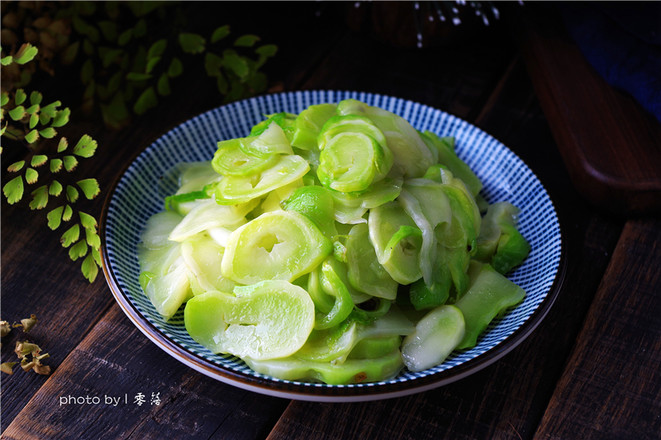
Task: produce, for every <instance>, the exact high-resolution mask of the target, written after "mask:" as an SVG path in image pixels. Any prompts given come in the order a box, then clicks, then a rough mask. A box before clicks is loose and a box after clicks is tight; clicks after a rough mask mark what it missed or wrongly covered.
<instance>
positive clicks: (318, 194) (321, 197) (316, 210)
mask: <svg viewBox="0 0 661 440" xmlns="http://www.w3.org/2000/svg"><path fill="white" fill-rule="evenodd" d="M282 208H283V209H284V210H286V211H296V212H298V213H300V214H303V215H304V216H306V217H307V218H309V219H310V220H312V221H313V222H314V224H315V225H317V227H318V228H319V229H320V230H321V231H322V232H323V233H324V235H326V237H328V238H329V239H330V238H332V237H333V236H334V235H336V234H337V231H336V229H335V221H334V212H335V209H334V202H333V195H332V194H331V192H330V191H329V190H328V189H326V188H324V187H322V186H302V187H299V188H297V189H295V190H294V191H293V192H292V194H291V196H289V198H287V200H285V201H283V202H282Z"/></svg>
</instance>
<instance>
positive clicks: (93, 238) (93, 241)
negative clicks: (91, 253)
mask: <svg viewBox="0 0 661 440" xmlns="http://www.w3.org/2000/svg"><path fill="white" fill-rule="evenodd" d="M85 240H87V244H89V245H90V246H91V247H92V249H97V250H98V249H99V247H100V246H101V238H99V234H97V233H96V230H95V229H85Z"/></svg>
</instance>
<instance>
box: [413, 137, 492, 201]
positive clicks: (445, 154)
mask: <svg viewBox="0 0 661 440" xmlns="http://www.w3.org/2000/svg"><path fill="white" fill-rule="evenodd" d="M422 139H423V140H424V141H425V142H426V143H427V145H428V146H429V147H430V148H432V149H436V151H437V153H438V161H439V162H440V163H442V164H443V165H445V166H447V167H448V168H449V169H450V171H452V174H454V175H455V176H456V177H458V178H459V179H461V181H462V182H464V184H466V187H467V188H468V189H469V191H470V193H471V194H472V195H473V196H477V194H478V193H479V192H480V190H481V189H482V181H480V179H479V178H478V177H477V175H476V174H475V173H474V172H473V170H471V169H470V167H469V166H468V165H467V164H466V162H464V161H463V160H461V159H460V158H459V156H457V153H455V151H454V137H443V138H442V137H439V136H438V135H437V134H436V133H432V132H431V131H425V132H424V133H422Z"/></svg>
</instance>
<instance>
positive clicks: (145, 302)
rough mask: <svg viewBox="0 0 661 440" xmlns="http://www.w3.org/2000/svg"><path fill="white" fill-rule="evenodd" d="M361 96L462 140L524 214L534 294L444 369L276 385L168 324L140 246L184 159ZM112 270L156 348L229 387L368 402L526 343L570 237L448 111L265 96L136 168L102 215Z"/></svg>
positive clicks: (385, 99)
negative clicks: (264, 125)
mask: <svg viewBox="0 0 661 440" xmlns="http://www.w3.org/2000/svg"><path fill="white" fill-rule="evenodd" d="M346 98H355V99H358V100H360V101H363V102H365V103H367V104H370V105H373V106H378V107H381V108H384V109H387V110H390V111H392V112H394V113H397V114H399V115H401V116H402V117H404V118H405V119H407V120H408V121H409V122H411V124H412V125H413V126H414V127H415V128H417V129H419V130H430V131H433V132H435V133H437V134H439V135H441V136H455V137H456V151H457V154H458V155H459V156H460V157H461V158H463V159H464V160H465V161H466V162H467V163H468V164H469V165H470V167H471V168H472V169H473V170H474V171H475V173H476V174H477V175H478V177H479V178H480V179H481V180H482V182H483V183H484V189H483V191H482V194H483V196H484V197H485V198H486V200H487V201H489V202H490V203H492V202H496V201H502V200H506V201H509V202H511V203H513V204H514V205H516V206H517V207H519V208H520V209H521V214H520V218H519V229H520V231H521V233H522V234H523V235H524V236H525V237H526V239H527V240H528V241H529V242H530V244H531V246H532V251H531V253H530V256H529V257H528V258H527V259H526V261H525V262H524V264H523V265H521V266H520V267H519V268H517V269H516V270H515V271H514V272H512V273H510V274H509V275H508V277H509V278H510V279H511V280H512V281H513V282H515V283H516V284H518V285H520V286H521V287H523V288H524V289H525V291H526V293H527V295H526V297H525V299H524V301H523V303H522V304H520V305H519V306H517V307H516V308H514V309H512V310H510V311H509V312H508V313H507V314H506V315H505V316H503V317H502V318H500V319H496V320H495V321H494V322H492V323H491V324H490V325H489V327H488V328H487V330H486V332H485V333H484V334H483V335H482V336H481V338H480V339H479V343H478V345H477V346H476V347H474V348H472V349H470V350H464V351H456V352H454V353H453V354H452V355H451V356H450V357H449V358H448V359H447V360H446V361H445V362H444V363H443V364H441V365H439V366H437V367H434V368H431V369H428V370H425V371H421V372H416V373H412V372H409V371H406V370H404V371H402V372H401V373H400V374H399V375H398V376H397V377H395V378H393V379H391V380H387V381H383V382H376V383H361V384H352V385H326V384H319V383H307V382H296V381H286V380H279V379H274V378H271V377H267V376H264V375H261V374H258V373H255V372H253V371H252V370H250V369H249V368H248V367H247V366H246V365H245V364H244V363H243V362H242V361H241V360H240V359H238V358H236V357H234V356H230V355H218V354H213V353H211V352H210V351H208V350H207V349H205V348H204V347H202V346H201V345H199V344H198V343H196V342H195V341H193V340H192V339H191V338H190V336H188V334H187V333H186V330H185V328H184V325H183V307H182V308H181V309H180V310H179V312H177V314H176V315H175V316H174V317H173V318H172V319H171V320H170V321H168V322H165V321H163V319H162V318H161V317H160V315H159V314H158V313H157V312H156V310H155V309H154V307H153V306H152V305H151V303H150V301H149V299H148V298H147V297H146V296H145V295H144V293H143V292H142V289H141V288H140V284H139V283H138V276H139V264H138V257H137V249H136V246H137V244H138V242H139V240H140V234H141V232H142V230H143V228H144V226H145V223H146V221H147V219H148V218H149V217H150V216H151V215H153V214H155V213H156V212H159V211H161V210H162V209H163V198H164V197H165V196H167V195H170V194H173V193H174V192H175V191H176V189H177V186H176V175H175V174H174V173H172V172H168V171H169V170H171V169H172V167H174V166H175V165H177V164H178V163H180V162H194V161H203V160H210V159H211V158H212V157H213V154H214V152H215V151H216V144H217V142H218V141H219V140H223V139H229V138H236V137H243V136H246V135H247V134H248V132H249V131H250V128H251V127H252V126H253V125H254V124H256V123H257V122H259V121H261V120H263V119H264V116H263V115H265V114H271V113H277V112H281V111H287V112H292V113H299V112H300V111H302V110H304V109H305V108H306V107H308V106H309V105H312V104H319V103H322V102H338V101H340V100H342V99H346ZM102 217H103V218H102V227H101V232H102V234H103V263H104V273H105V276H106V279H107V281H108V284H109V285H110V288H111V290H112V292H113V294H114V296H115V298H116V299H117V302H118V303H119V305H120V306H121V307H122V309H123V310H124V312H125V313H126V314H127V315H128V317H129V318H130V319H131V320H132V321H133V323H134V324H135V325H136V326H137V327H138V328H139V329H140V330H141V331H142V332H143V333H144V334H145V335H146V336H147V337H148V338H150V339H151V340H152V341H153V342H154V343H156V344H157V345H158V346H159V347H161V348H162V349H163V350H165V351H166V352H167V353H169V354H170V355H172V356H173V357H175V358H176V359H178V360H179V361H181V362H183V363H185V364H186V365H189V366H190V367H192V368H194V369H196V370H198V371H200V372H202V373H204V374H206V375H208V376H211V377H213V378H215V379H218V380H220V381H222V382H225V383H228V384H231V385H235V386H238V387H241V388H244V389H248V390H252V391H256V392H259V393H264V394H268V395H272V396H279V397H286V398H294V399H302V400H314V401H361V400H375V399H383V398H390V397H397V396H403V395H407V394H412V393H417V392H421V391H424V390H428V389H432V388H435V387H438V386H442V385H445V384H448V383H450V382H453V381H456V380H458V379H460V378H463V377H465V376H468V375H470V374H472V373H475V372H476V371H478V370H480V369H482V368H484V367H486V366H487V365H489V364H491V363H493V362H494V361H496V360H497V359H499V358H500V357H502V356H503V355H505V354H506V353H507V352H509V351H510V350H512V349H513V348H514V347H515V346H516V345H518V344H519V343H521V342H522V341H523V340H524V339H525V338H526V337H527V336H528V335H530V333H531V332H532V330H533V329H534V328H535V327H536V326H537V325H538V324H539V323H540V321H541V320H542V319H543V318H544V316H545V315H546V313H547V312H548V310H549V308H550V307H551V304H552V303H553V301H554V300H555V297H556V295H557V293H558V290H559V288H560V284H561V279H562V276H561V275H562V272H563V271H562V270H561V253H562V252H561V249H562V245H561V233H560V225H559V223H558V218H557V215H556V212H555V209H554V207H553V203H552V202H551V199H550V198H549V195H548V193H547V192H546V190H545V189H544V187H543V186H542V184H541V183H540V181H539V179H538V178H537V177H536V176H535V174H534V173H533V172H532V171H531V170H530V169H529V168H528V167H527V166H526V165H525V164H524V163H523V162H522V161H521V159H519V158H518V157H517V156H516V155H515V154H514V153H512V151H510V150H509V149H507V148H506V147H505V146H504V145H503V144H501V143H500V142H498V141H497V140H496V139H494V138H493V137H491V136H489V135H488V134H487V133H485V132H483V131H481V130H480V129H478V128H476V127H474V126H472V125H470V124H468V123H467V122H465V121H463V120H461V119H458V118H456V117H454V116H452V115H449V114H447V113H445V112H443V111H440V110H437V109H434V108H431V107H428V106H425V105H421V104H418V103H415V102H411V101H407V100H403V99H399V98H395V97H390V96H383V95H377V94H370V93H358V92H344V91H302V92H290V93H281V94H274V95H266V96H259V97H256V98H252V99H247V100H243V101H239V102H235V103H232V104H229V105H224V106H222V107H219V108H216V109H214V110H211V111H209V112H206V113H204V114H201V115H199V116H197V117H195V118H193V119H191V120H189V121H187V122H184V123H183V124H181V125H180V126H178V127H176V128H174V129H173V130H171V131H169V132H167V133H166V134H164V135H163V136H162V137H161V138H159V139H158V140H156V141H155V142H154V143H153V144H151V145H150V146H148V147H147V148H146V149H145V150H144V151H143V152H142V153H141V154H140V155H138V157H137V158H136V159H135V160H134V161H133V162H132V163H130V164H129V165H128V167H127V168H126V170H125V171H124V172H123V173H122V174H121V175H120V177H119V178H118V180H117V181H116V183H115V184H114V187H113V188H112V190H111V192H110V194H109V196H108V199H107V201H106V204H105V207H104V212H103V216H102Z"/></svg>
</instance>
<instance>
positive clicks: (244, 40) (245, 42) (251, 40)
mask: <svg viewBox="0 0 661 440" xmlns="http://www.w3.org/2000/svg"><path fill="white" fill-rule="evenodd" d="M259 40H260V38H259V37H258V36H257V35H252V34H247V35H242V36H240V37H239V38H237V39H236V41H235V42H234V45H235V46H237V47H252V46H254V45H255V43H257V42H258V41H259Z"/></svg>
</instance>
